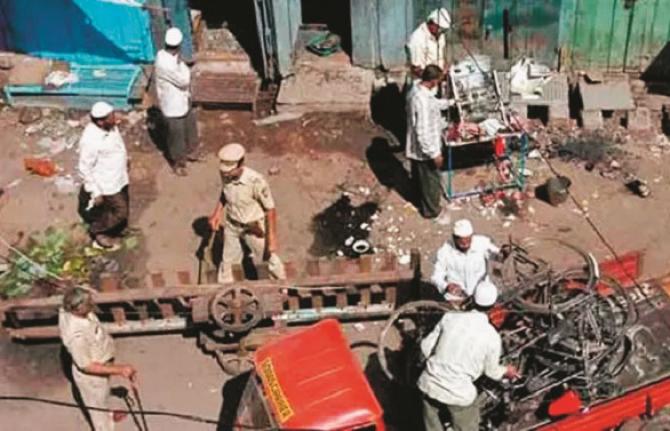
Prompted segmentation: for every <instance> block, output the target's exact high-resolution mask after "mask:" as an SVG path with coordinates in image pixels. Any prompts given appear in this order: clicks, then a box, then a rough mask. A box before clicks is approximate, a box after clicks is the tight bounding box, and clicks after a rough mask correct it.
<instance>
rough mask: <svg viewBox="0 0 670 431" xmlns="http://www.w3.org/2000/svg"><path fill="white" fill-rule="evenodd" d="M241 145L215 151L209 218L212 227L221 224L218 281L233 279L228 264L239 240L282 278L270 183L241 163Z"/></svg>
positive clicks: (238, 256) (238, 255)
mask: <svg viewBox="0 0 670 431" xmlns="http://www.w3.org/2000/svg"><path fill="white" fill-rule="evenodd" d="M244 155H245V150H244V147H243V146H242V145H240V144H237V143H234V144H228V145H225V146H223V148H221V150H220V151H219V161H220V163H219V170H220V173H221V180H222V183H223V185H222V189H221V197H220V198H219V201H218V202H217V204H216V207H215V208H214V212H213V213H212V215H211V216H210V218H209V224H210V227H211V228H212V230H213V231H217V230H218V229H219V226H221V222H222V221H223V227H224V234H223V235H224V240H223V258H222V261H221V266H220V267H219V276H218V281H219V283H230V282H232V281H234V279H233V271H232V265H233V264H235V263H239V262H241V261H242V258H243V257H244V256H243V252H242V247H241V241H244V243H245V244H246V245H247V246H248V247H249V249H251V252H252V254H253V257H254V259H257V260H258V259H263V260H265V261H267V262H268V269H269V272H270V276H271V277H273V278H275V279H279V280H282V279H284V278H286V273H285V272H284V265H283V264H282V262H281V260H280V259H279V256H277V249H278V242H277V212H276V210H275V202H274V199H272V193H271V192H270V186H269V185H268V183H267V181H266V180H265V178H264V177H263V175H261V174H259V173H258V172H256V171H254V170H253V169H250V168H248V167H246V166H244Z"/></svg>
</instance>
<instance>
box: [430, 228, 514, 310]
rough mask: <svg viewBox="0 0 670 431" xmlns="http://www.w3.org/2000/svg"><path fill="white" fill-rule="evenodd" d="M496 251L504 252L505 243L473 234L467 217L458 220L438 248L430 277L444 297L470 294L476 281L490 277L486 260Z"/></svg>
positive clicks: (449, 298) (503, 254) (505, 250)
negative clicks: (503, 244) (447, 239)
mask: <svg viewBox="0 0 670 431" xmlns="http://www.w3.org/2000/svg"><path fill="white" fill-rule="evenodd" d="M498 254H500V255H501V256H506V255H507V254H508V251H507V247H505V246H503V249H502V250H501V249H500V248H498V247H497V246H496V245H495V244H493V241H491V238H489V237H486V236H484V235H474V230H473V228H472V223H470V220H467V219H461V220H458V221H456V223H454V230H453V236H452V239H451V241H447V242H445V243H444V245H442V247H440V249H439V250H438V251H437V257H436V259H435V267H434V268H433V275H432V276H431V278H430V280H431V282H432V283H433V284H434V285H435V287H437V290H438V291H439V292H440V294H442V295H444V296H445V298H446V299H447V300H459V299H464V298H465V297H470V296H472V294H473V293H474V291H475V288H476V287H477V285H479V283H481V282H483V281H487V282H488V281H490V280H489V274H488V265H487V262H488V260H489V259H490V258H492V257H494V256H496V255H498Z"/></svg>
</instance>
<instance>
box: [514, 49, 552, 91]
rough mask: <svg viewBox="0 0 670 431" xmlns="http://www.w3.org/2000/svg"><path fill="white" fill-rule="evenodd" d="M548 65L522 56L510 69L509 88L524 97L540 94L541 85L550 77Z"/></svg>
mask: <svg viewBox="0 0 670 431" xmlns="http://www.w3.org/2000/svg"><path fill="white" fill-rule="evenodd" d="M551 75H552V72H551V70H550V69H549V67H547V66H545V65H543V64H539V63H536V62H535V60H534V59H532V58H528V57H523V58H521V59H520V60H519V61H518V62H517V63H516V64H514V65H513V66H512V68H511V69H510V90H511V91H512V93H514V94H519V95H521V96H522V98H524V99H531V98H537V97H538V96H539V95H542V87H543V86H544V84H546V83H547V82H548V81H549V80H550V79H551Z"/></svg>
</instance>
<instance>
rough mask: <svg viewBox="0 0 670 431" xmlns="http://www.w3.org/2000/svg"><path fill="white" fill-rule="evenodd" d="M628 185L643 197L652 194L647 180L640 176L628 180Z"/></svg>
mask: <svg viewBox="0 0 670 431" xmlns="http://www.w3.org/2000/svg"><path fill="white" fill-rule="evenodd" d="M626 187H628V189H629V190H630V191H631V192H633V193H635V194H636V195H638V196H640V197H641V198H647V197H649V195H650V194H651V189H650V188H649V185H648V184H647V181H645V180H643V179H640V178H633V179H631V180H629V181H628V182H626Z"/></svg>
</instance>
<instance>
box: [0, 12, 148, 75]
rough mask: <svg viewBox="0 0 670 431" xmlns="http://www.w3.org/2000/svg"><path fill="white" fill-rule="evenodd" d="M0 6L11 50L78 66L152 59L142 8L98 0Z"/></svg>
mask: <svg viewBox="0 0 670 431" xmlns="http://www.w3.org/2000/svg"><path fill="white" fill-rule="evenodd" d="M138 2H139V3H144V2H145V0H138ZM0 8H1V10H0V15H1V16H3V18H4V23H3V24H4V25H5V26H6V28H5V32H4V33H5V35H6V38H7V44H8V45H9V48H10V49H11V50H12V51H16V52H22V53H26V54H30V55H34V56H37V57H44V58H53V59H57V60H63V61H69V62H73V63H78V64H131V63H150V62H152V61H153V59H154V54H155V49H154V44H153V41H152V37H151V16H150V15H149V12H148V11H146V10H144V9H140V8H136V7H129V6H125V5H120V4H114V3H107V2H104V1H99V0H0Z"/></svg>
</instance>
